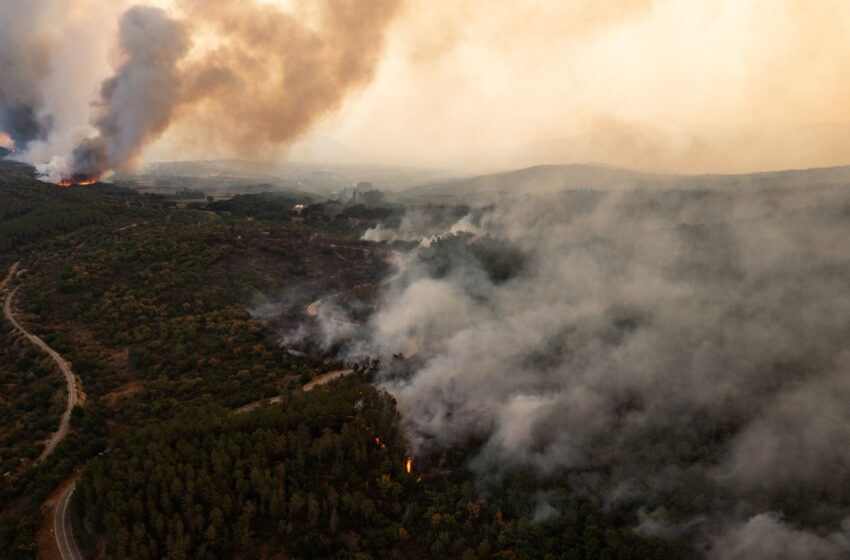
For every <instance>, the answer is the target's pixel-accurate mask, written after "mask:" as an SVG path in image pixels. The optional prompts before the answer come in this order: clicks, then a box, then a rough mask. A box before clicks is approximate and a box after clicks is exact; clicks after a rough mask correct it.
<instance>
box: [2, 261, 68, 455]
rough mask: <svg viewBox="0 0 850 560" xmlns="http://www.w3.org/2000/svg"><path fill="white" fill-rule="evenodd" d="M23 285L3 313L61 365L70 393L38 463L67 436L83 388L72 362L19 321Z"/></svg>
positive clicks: (11, 271)
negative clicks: (18, 297)
mask: <svg viewBox="0 0 850 560" xmlns="http://www.w3.org/2000/svg"><path fill="white" fill-rule="evenodd" d="M17 266H18V263H15V264H13V265H12V267H11V268H10V269H9V274H8V275H7V276H6V279H5V280H4V281H3V284H2V286H0V288H2V289H6V284H7V283H8V282H9V281H11V278H12V277H13V276H14V273H15V271H16V270H17ZM20 289H21V287H20V286H17V287H16V288H15V289H14V290H12V291H11V292H9V293H8V295H6V301H5V302H4V303H3V314H4V315H5V316H6V319H7V320H8V321H9V322H10V323H12V326H13V327H15V330H16V331H18V332H19V333H20V334H21V335H22V336H23V337H24V338H26V339H27V340H29V341H30V342H31V343H32V344H34V345H35V346H37V347H39V348H40V349H41V350H42V351H43V352H44V353H46V354H47V355H48V356H50V358H51V359H52V360H53V361H54V362H55V363H56V365H57V366H58V367H59V369H60V371H62V375H63V376H64V377H65V384H66V386H67V393H68V401H67V404H66V405H65V412H64V413H63V414H62V419H61V420H60V421H59V429H58V430H56V432H55V433H54V434H53V435H52V436H50V439H49V440H48V442H47V445H45V446H44V451H42V452H41V455H39V456H38V459H36V462H37V463H40V462H41V461H44V460H45V459H46V458H47V457H49V456H50V454H51V453H53V450H54V449H56V446H57V445H59V443H60V442H61V441H62V440H63V439H65V436H67V435H68V430H69V428H70V425H71V412H73V410H74V407H75V406H77V402H78V397H77V395H78V394H81V390H80V387H79V384H78V383H77V378H76V377H75V376H74V371H73V370H72V369H71V364H70V363H69V362H68V361H67V360H66V359H65V358H63V357H62V356H61V355H60V354H59V352H57V351H56V350H54V349H53V348H51V347H50V346H48V344H47V343H46V342H44V340H42V339H41V337H39V336H36V335H34V334H32V333H31V332H29V331H28V330H26V329H25V328H24V327H23V325H21V323H20V322H19V321H18V319H17V318H16V317H15V309H14V300H15V296H16V295H17V294H18V290H20Z"/></svg>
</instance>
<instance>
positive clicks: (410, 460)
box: [404, 457, 413, 474]
mask: <svg viewBox="0 0 850 560" xmlns="http://www.w3.org/2000/svg"><path fill="white" fill-rule="evenodd" d="M404 470H405V471H406V472H407V474H410V473H412V472H413V457H408V458H407V461H406V462H405V463H404Z"/></svg>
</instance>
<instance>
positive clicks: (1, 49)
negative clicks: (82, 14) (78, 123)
mask: <svg viewBox="0 0 850 560" xmlns="http://www.w3.org/2000/svg"><path fill="white" fill-rule="evenodd" d="M55 4H56V2H54V1H53V0H32V1H30V2H18V1H16V0H0V133H5V134H6V135H8V136H9V138H11V140H12V142H14V145H15V148H16V149H18V150H26V149H27V148H28V147H29V145H30V143H31V142H34V141H36V140H45V139H46V138H47V134H48V132H49V131H50V128H51V125H52V119H51V117H50V116H49V115H47V114H45V107H44V96H43V95H42V84H43V81H44V79H45V78H46V77H47V74H48V71H49V62H50V57H49V54H50V47H51V43H52V41H51V37H50V35H49V33H48V32H47V26H46V24H45V19H46V18H48V17H49V16H50V13H49V12H50V10H51V9H52V8H53V7H54V5H55Z"/></svg>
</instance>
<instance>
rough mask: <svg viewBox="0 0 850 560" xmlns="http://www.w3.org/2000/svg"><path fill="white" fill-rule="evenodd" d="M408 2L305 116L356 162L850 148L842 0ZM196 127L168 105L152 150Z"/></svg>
mask: <svg viewBox="0 0 850 560" xmlns="http://www.w3.org/2000/svg"><path fill="white" fill-rule="evenodd" d="M245 1H246V2H252V1H255V0H245ZM266 1H268V2H272V1H274V2H275V3H279V4H281V9H288V6H291V3H290V2H291V0H266ZM143 3H148V4H155V5H159V6H162V7H169V6H170V5H171V2H170V0H157V1H153V0H149V1H147V2H143ZM121 4H122V2H118V1H113V2H110V3H108V7H105V8H104V7H102V6H105V5H107V4H105V3H104V2H103V1H100V2H98V1H97V0H80V2H79V3H78V5H88V8H85V7H84V8H82V9H80V11H79V13H77V14H76V17H77V18H78V19H79V18H82V19H86V18H93V17H95V16H93V15H92V14H95V15H97V13H98V12H102V14H103V15H102V16H98V19H100V21H104V19H107V20H108V19H110V18H113V17H114V18H117V12H118V8H116V6H119V5H121ZM362 4H363V8H362V9H363V10H365V11H368V10H369V5H370V3H369V1H368V0H363V2H362ZM404 4H405V5H404V8H403V10H402V12H401V15H400V16H399V17H398V18H397V19H396V20H395V21H394V22H393V23H392V25H391V27H390V28H389V30H388V32H387V33H388V40H387V44H386V48H385V49H384V51H383V53H382V55H381V59H380V63H379V66H378V69H377V74H376V76H375V77H374V79H373V80H372V81H371V82H370V83H368V84H367V85H365V86H363V87H361V88H360V89H359V90H357V91H355V92H353V94H351V95H350V96H349V97H348V98H347V100H346V101H345V103H344V105H343V107H342V108H341V109H340V110H339V111H337V112H336V113H334V114H332V115H331V116H329V117H328V118H326V119H325V120H324V121H323V122H322V123H321V124H320V125H319V126H318V128H317V129H316V130H314V132H313V133H312V135H313V136H321V137H327V138H331V139H333V140H335V141H338V142H341V143H343V144H345V145H346V146H348V147H349V148H350V149H351V150H353V152H354V153H355V154H357V156H356V157H359V158H362V159H363V160H364V161H367V162H379V163H399V164H406V165H426V166H440V167H450V168H468V169H485V168H507V167H511V166H515V165H525V164H534V163H546V162H553V163H569V162H591V161H592V162H604V163H610V164H615V165H623V166H629V167H636V168H642V169H651V170H661V171H679V172H707V171H709V172H740V171H750V170H762V169H778V168H789V167H810V166H823V165H837V164H845V163H850V157H848V156H846V151H847V150H846V149H845V146H846V145H847V143H848V142H850V124H848V123H850V102H848V101H850V80H848V78H847V74H848V72H847V61H848V60H850V33H848V29H850V2H847V1H846V0H406V1H405V2H404ZM92 6H101V7H98V8H95V9H94V10H92V9H91V7H92ZM69 17H70V16H69ZM100 27H101V28H102V29H104V30H108V29H110V25H109V24H106V23H101V24H100ZM106 43H108V42H107V41H105V40H103V39H101V40H100V41H99V43H97V44H98V45H100V47H99V48H101V50H102V51H103V54H102V55H101V56H100V60H102V61H103V63H102V64H101V65H98V64H94V65H92V66H91V68H93V69H94V70H91V73H93V74H96V73H98V72H101V67H102V72H103V73H104V75H105V74H106V73H107V70H108V64H107V63H108V60H109V53H110V50H109V46H108V44H106ZM89 48H92V49H93V48H95V47H89ZM66 56H70V55H66ZM101 77H102V76H101ZM96 83H97V82H96V81H93V83H92V84H91V85H90V86H88V90H86V91H84V92H83V93H80V94H78V97H79V101H78V103H82V102H83V100H84V99H85V98H87V97H90V94H91V92H92V91H94V90H95V89H96ZM83 89H85V88H83ZM191 137H192V134H191V132H190V131H189V130H188V124H186V125H185V126H184V123H181V122H180V121H178V122H176V123H175V124H174V126H172V128H171V129H170V130H169V131H168V132H167V133H166V135H165V136H164V137H163V138H162V139H161V140H160V141H158V142H157V143H156V144H154V145H153V146H152V147H151V148H150V149H148V151H147V153H146V159H147V160H154V159H159V160H161V159H183V158H197V157H204V156H223V155H227V154H226V153H224V152H222V151H221V150H220V149H218V148H217V147H216V146H209V145H204V143H203V141H198V139H197V138H193V139H192V141H191V142H187V141H186V139H187V138H191ZM284 153H285V150H283V149H282V150H281V152H280V155H281V157H285V156H284ZM303 153H304V152H303V150H300V149H299V148H296V150H295V154H296V155H301V154H303ZM323 155H324V154H322V153H321V150H319V153H318V154H313V157H314V158H316V159H321V158H322V157H323Z"/></svg>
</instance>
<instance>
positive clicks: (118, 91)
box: [73, 6, 189, 178]
mask: <svg viewBox="0 0 850 560" xmlns="http://www.w3.org/2000/svg"><path fill="white" fill-rule="evenodd" d="M120 47H121V52H122V54H123V56H124V62H123V64H122V65H121V66H120V68H119V69H118V71H117V73H116V75H115V76H113V77H112V78H110V79H108V80H106V81H105V82H103V84H102V85H101V88H100V99H99V100H98V101H97V102H96V104H95V112H94V116H93V118H92V124H93V125H94V126H95V128H97V130H98V131H99V135H98V136H97V137H95V138H92V139H86V140H84V141H83V142H82V143H81V144H80V145H79V146H78V147H77V148H76V149H75V150H74V154H73V175H74V177H75V178H98V177H100V176H101V175H102V174H103V173H105V172H106V171H108V170H111V169H120V168H122V167H125V166H126V165H127V164H128V163H130V162H132V161H133V158H135V157H136V156H137V155H138V154H139V151H140V150H141V149H142V148H143V147H144V146H145V145H146V144H147V142H149V141H150V140H151V139H152V138H155V137H157V136H158V135H160V134H161V133H162V132H163V131H164V130H165V129H166V128H167V127H168V125H169V123H170V122H171V118H172V116H173V114H174V109H175V105H176V100H177V99H179V92H180V81H179V76H178V70H177V63H178V62H179V61H180V60H181V59H182V58H183V57H184V56H185V55H186V53H187V52H188V51H189V35H188V32H187V31H186V28H185V27H184V25H183V24H182V23H180V22H178V21H176V20H174V19H171V18H170V17H169V16H168V15H167V14H166V13H165V12H164V11H163V10H160V9H158V8H152V7H148V6H136V7H134V8H131V9H130V10H128V11H127V12H126V13H125V14H124V16H123V18H122V21H121V31H120Z"/></svg>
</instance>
